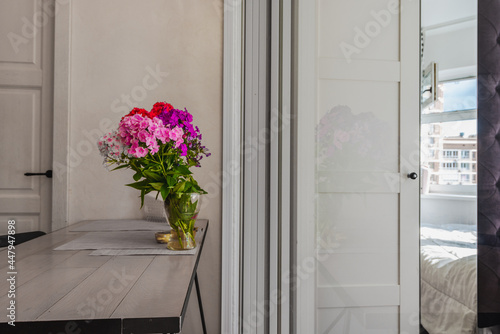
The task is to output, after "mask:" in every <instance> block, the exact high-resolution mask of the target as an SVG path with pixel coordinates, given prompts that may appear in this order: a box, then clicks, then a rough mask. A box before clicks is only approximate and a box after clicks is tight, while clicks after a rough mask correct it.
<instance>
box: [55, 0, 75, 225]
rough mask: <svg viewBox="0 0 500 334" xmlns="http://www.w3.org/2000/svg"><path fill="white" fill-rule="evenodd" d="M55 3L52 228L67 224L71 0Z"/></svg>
mask: <svg viewBox="0 0 500 334" xmlns="http://www.w3.org/2000/svg"><path fill="white" fill-rule="evenodd" d="M55 5H56V16H55V28H54V137H53V138H54V144H53V162H52V169H53V171H54V178H53V181H52V231H55V230H58V229H61V228H63V227H66V226H67V225H68V221H69V210H68V208H69V199H68V189H69V173H70V167H69V165H70V163H69V156H68V152H69V138H70V137H69V125H70V110H71V80H70V78H71V1H55Z"/></svg>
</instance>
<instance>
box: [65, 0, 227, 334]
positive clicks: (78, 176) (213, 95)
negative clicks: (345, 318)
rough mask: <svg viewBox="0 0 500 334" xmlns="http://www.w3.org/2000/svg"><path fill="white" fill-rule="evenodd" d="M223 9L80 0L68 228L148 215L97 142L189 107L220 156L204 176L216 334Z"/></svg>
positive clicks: (197, 0) (206, 267) (190, 322)
mask: <svg viewBox="0 0 500 334" xmlns="http://www.w3.org/2000/svg"><path fill="white" fill-rule="evenodd" d="M220 2H221V1H203V0H182V1H174V0H171V1H161V0H148V1H133V0H106V1H97V0H75V1H72V13H71V16H72V24H71V30H72V31H71V39H72V46H71V93H70V98H71V110H70V161H71V164H70V166H71V168H70V172H69V223H70V224H73V223H76V222H78V221H81V220H87V219H101V218H107V219H114V218H136V217H141V216H142V212H141V211H140V210H139V207H140V200H139V198H138V195H139V192H138V191H136V190H134V189H130V188H128V187H125V186H124V184H126V183H131V182H133V180H132V178H131V173H130V172H127V171H115V172H108V171H107V170H106V169H105V168H103V166H102V158H101V157H100V156H99V152H98V150H97V147H96V141H97V138H98V136H99V135H100V134H102V133H103V132H104V131H109V130H111V129H112V128H114V127H116V126H117V124H118V121H119V120H120V118H121V117H122V116H123V115H124V114H125V113H127V112H128V111H129V110H130V109H132V107H135V106H137V107H141V108H145V109H148V110H149V109H150V108H151V107H152V105H153V104H154V103H155V102H157V101H167V102H170V103H172V104H173V105H174V106H175V107H178V108H184V107H186V108H187V109H188V110H189V111H190V112H191V113H192V114H193V116H194V121H195V123H196V124H197V125H199V127H200V129H201V130H202V133H203V140H204V144H205V145H206V146H207V147H209V148H210V150H211V152H212V156H211V157H209V158H207V159H205V160H203V161H202V168H201V169H199V170H198V171H196V177H197V179H198V180H199V183H200V184H201V185H202V186H203V187H205V188H206V189H207V190H208V191H209V192H210V194H209V195H208V196H207V197H208V205H206V206H205V208H204V209H203V211H202V213H201V217H202V218H208V219H209V220H210V223H211V225H210V229H209V231H208V232H209V233H208V235H207V241H206V244H205V248H204V250H203V253H204V254H203V255H202V258H201V262H200V270H199V274H200V275H199V276H200V283H201V289H202V294H203V300H204V303H205V306H206V319H207V322H208V329H209V332H210V333H218V332H219V331H220V266H221V264H220V259H221V247H220V235H221V230H220V226H221V187H220V182H219V179H220V177H219V176H220V174H219V171H220V170H221V160H222V157H221V153H222V136H221V134H222V31H223V30H222V28H223V25H222V22H223V17H222V15H221V13H220V11H219V10H218V8H220V6H216V5H220ZM151 72H153V73H154V72H162V73H163V74H161V75H158V74H157V75H156V76H154V75H152V74H151ZM167 73H168V74H167ZM127 101H128V102H127ZM193 296H194V294H193ZM185 326H186V327H185V331H184V332H186V333H199V332H201V328H200V321H199V313H198V308H197V304H196V302H195V300H192V301H191V302H190V307H189V310H188V316H187V319H186V325H185Z"/></svg>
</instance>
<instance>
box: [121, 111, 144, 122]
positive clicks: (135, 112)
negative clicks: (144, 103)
mask: <svg viewBox="0 0 500 334" xmlns="http://www.w3.org/2000/svg"><path fill="white" fill-rule="evenodd" d="M135 114H139V115H141V116H143V117H146V116H148V111H147V110H145V109H140V108H134V109H132V111H131V112H129V113H128V114H127V115H125V116H123V117H122V120H123V119H124V118H125V117H129V116H133V115H135ZM148 117H149V116H148Z"/></svg>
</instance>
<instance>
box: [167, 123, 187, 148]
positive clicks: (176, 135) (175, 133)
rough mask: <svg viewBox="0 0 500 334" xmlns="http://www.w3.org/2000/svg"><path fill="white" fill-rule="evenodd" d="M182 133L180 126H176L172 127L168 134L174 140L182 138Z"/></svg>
mask: <svg viewBox="0 0 500 334" xmlns="http://www.w3.org/2000/svg"><path fill="white" fill-rule="evenodd" d="M182 135H184V131H182V129H181V128H180V127H178V126H176V127H175V128H173V129H172V130H170V134H169V136H170V139H171V140H175V141H176V142H177V141H178V140H179V139H182ZM179 145H180V144H179ZM177 147H178V146H177Z"/></svg>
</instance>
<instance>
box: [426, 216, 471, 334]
mask: <svg viewBox="0 0 500 334" xmlns="http://www.w3.org/2000/svg"><path fill="white" fill-rule="evenodd" d="M476 240H477V234H476V226H475V225H474V226H471V225H445V226H422V228H421V258H420V261H421V281H420V282H421V283H420V284H421V323H422V326H424V328H425V329H426V330H427V331H428V332H429V333H430V334H461V333H463V334H465V333H467V334H472V333H476V324H477V315H476V301H477V298H476V295H477V293H476V258H477V257H476V254H477V250H476V249H477V248H476Z"/></svg>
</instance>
